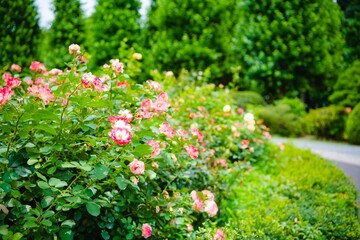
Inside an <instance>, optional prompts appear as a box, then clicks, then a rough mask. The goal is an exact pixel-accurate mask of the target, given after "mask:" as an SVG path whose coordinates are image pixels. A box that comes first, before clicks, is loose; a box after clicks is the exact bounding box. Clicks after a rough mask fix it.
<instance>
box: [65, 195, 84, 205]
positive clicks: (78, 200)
mask: <svg viewBox="0 0 360 240" xmlns="http://www.w3.org/2000/svg"><path fill="white" fill-rule="evenodd" d="M66 201H68V202H72V203H81V198H80V197H78V196H72V197H67V198H66Z"/></svg>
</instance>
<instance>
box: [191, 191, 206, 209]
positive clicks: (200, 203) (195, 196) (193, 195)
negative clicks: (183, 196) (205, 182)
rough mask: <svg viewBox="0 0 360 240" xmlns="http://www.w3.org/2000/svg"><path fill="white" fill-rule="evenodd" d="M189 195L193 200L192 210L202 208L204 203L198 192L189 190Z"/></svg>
mask: <svg viewBox="0 0 360 240" xmlns="http://www.w3.org/2000/svg"><path fill="white" fill-rule="evenodd" d="M190 196H191V198H192V199H193V200H194V204H193V209H194V211H201V210H202V209H203V208H204V205H203V201H202V200H201V198H200V197H199V195H198V193H197V192H196V191H194V190H193V191H191V193H190Z"/></svg>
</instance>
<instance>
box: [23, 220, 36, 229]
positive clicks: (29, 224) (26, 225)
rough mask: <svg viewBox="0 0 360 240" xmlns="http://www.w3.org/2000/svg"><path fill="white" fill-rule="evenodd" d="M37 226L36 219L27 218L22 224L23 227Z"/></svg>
mask: <svg viewBox="0 0 360 240" xmlns="http://www.w3.org/2000/svg"><path fill="white" fill-rule="evenodd" d="M38 226H39V224H38V223H37V222H36V219H35V220H28V221H26V222H25V224H24V228H35V227H38Z"/></svg>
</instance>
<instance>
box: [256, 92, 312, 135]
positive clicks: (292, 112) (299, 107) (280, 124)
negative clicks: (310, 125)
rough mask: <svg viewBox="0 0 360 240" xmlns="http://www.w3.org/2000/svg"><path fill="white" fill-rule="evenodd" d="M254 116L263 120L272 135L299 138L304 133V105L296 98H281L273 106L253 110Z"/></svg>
mask: <svg viewBox="0 0 360 240" xmlns="http://www.w3.org/2000/svg"><path fill="white" fill-rule="evenodd" d="M255 112H256V114H257V115H258V116H259V118H260V119H263V121H264V124H265V125H266V126H267V127H269V128H270V131H271V133H272V134H279V135H282V136H301V135H303V134H304V133H305V131H306V128H305V123H304V120H303V116H304V115H305V113H306V112H305V104H304V103H303V102H302V101H301V100H300V99H298V98H294V99H289V98H283V99H280V100H277V101H275V103H274V104H273V105H270V106H267V107H257V108H255Z"/></svg>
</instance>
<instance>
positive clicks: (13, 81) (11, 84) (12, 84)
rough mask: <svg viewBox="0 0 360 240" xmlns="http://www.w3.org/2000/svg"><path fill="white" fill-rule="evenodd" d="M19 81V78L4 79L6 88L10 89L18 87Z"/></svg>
mask: <svg viewBox="0 0 360 240" xmlns="http://www.w3.org/2000/svg"><path fill="white" fill-rule="evenodd" d="M20 84H21V80H20V79H19V78H8V79H6V86H8V87H10V88H16V87H18V86H20Z"/></svg>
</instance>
